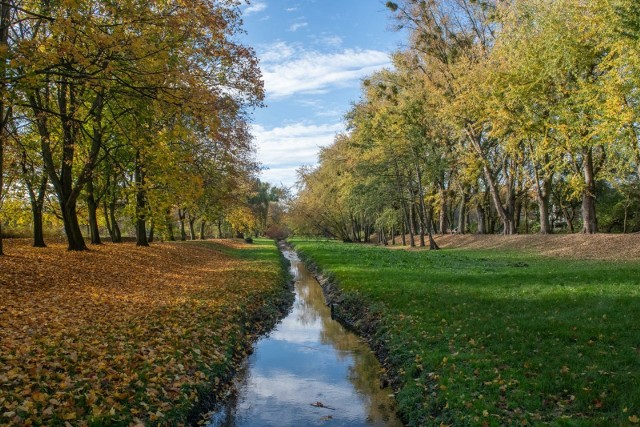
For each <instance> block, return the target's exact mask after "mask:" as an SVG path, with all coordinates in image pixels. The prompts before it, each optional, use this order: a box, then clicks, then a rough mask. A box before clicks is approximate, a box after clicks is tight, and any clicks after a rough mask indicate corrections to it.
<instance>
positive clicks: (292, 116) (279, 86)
mask: <svg viewBox="0 0 640 427" xmlns="http://www.w3.org/2000/svg"><path fill="white" fill-rule="evenodd" d="M243 20H244V28H245V30H246V31H247V34H246V36H245V40H244V41H245V43H246V44H247V45H250V46H252V47H253V48H254V49H255V50H256V53H257V55H258V58H259V59H260V68H261V69H262V73H263V78H264V81H265V89H266V104H267V107H266V108H262V109H259V110H256V111H255V113H254V120H253V125H252V129H253V135H254V137H255V140H256V144H257V147H258V160H259V161H260V162H261V163H262V164H263V165H264V166H265V167H266V168H268V169H267V170H265V171H264V172H263V173H262V177H261V179H262V180H263V181H268V182H270V183H272V184H273V185H280V184H284V185H286V186H292V185H293V184H294V183H295V177H296V174H295V171H296V169H297V168H298V167H300V166H301V165H314V164H316V163H317V154H318V150H319V147H321V146H326V145H329V144H331V143H332V142H333V138H334V136H335V134H336V133H337V132H340V131H342V130H343V116H344V114H345V113H346V112H347V111H348V110H349V108H350V106H351V104H352V103H353V102H355V101H357V100H358V98H359V93H360V82H361V80H362V78H364V77H366V76H368V75H370V74H371V73H373V72H375V71H377V70H379V69H381V68H383V67H389V66H390V60H389V54H390V53H391V52H392V51H394V50H397V49H398V48H399V47H400V46H401V43H402V41H403V35H402V34H401V33H397V32H394V31H392V30H391V27H392V24H393V23H392V21H391V19H390V14H389V13H388V11H387V10H386V9H385V7H384V1H381V0H298V1H295V0H253V1H252V2H251V4H249V5H247V6H245V7H243Z"/></svg>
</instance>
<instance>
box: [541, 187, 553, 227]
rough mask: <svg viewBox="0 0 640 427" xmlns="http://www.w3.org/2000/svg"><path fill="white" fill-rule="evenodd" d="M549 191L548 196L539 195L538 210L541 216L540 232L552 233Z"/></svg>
mask: <svg viewBox="0 0 640 427" xmlns="http://www.w3.org/2000/svg"><path fill="white" fill-rule="evenodd" d="M548 194H549V193H547V195H546V197H545V196H541V195H538V211H539V216H540V234H551V233H552V232H553V230H552V229H551V224H550V223H549V195H548Z"/></svg>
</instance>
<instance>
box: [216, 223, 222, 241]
mask: <svg viewBox="0 0 640 427" xmlns="http://www.w3.org/2000/svg"><path fill="white" fill-rule="evenodd" d="M216 227H217V228H218V239H222V221H220V220H218V223H217V224H216Z"/></svg>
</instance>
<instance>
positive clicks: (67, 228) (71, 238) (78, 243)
mask: <svg viewBox="0 0 640 427" xmlns="http://www.w3.org/2000/svg"><path fill="white" fill-rule="evenodd" d="M60 211H61V213H62V222H63V223H64V232H65V234H66V236H67V249H68V250H70V251H85V250H87V245H86V244H85V242H84V238H83V237H82V231H80V223H79V222H78V213H77V211H76V202H75V200H73V201H71V202H68V203H65V202H62V203H60Z"/></svg>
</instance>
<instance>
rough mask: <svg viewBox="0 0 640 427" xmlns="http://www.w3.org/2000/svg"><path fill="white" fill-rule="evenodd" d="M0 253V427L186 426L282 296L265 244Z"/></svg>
mask: <svg viewBox="0 0 640 427" xmlns="http://www.w3.org/2000/svg"><path fill="white" fill-rule="evenodd" d="M5 251H6V253H7V254H8V255H7V256H3V257H0V424H1V425H6V424H8V425H30V424H33V425H39V424H48V425H65V424H66V423H67V422H70V423H72V424H73V425H130V424H140V425H142V424H146V423H153V424H154V425H163V424H171V425H176V424H180V423H183V422H186V421H187V419H188V418H189V417H193V416H194V414H193V411H194V410H195V409H194V406H196V403H197V402H201V401H202V399H203V398H207V397H208V396H209V397H210V395H214V391H215V390H214V387H212V386H213V385H218V384H220V383H221V382H223V381H224V380H226V379H228V376H229V374H230V370H231V369H232V368H233V366H232V365H233V361H234V358H237V357H239V356H241V355H242V354H243V353H244V351H245V349H246V348H247V345H248V344H249V342H250V341H251V339H252V338H253V334H254V333H256V332H259V330H260V329H261V328H260V325H262V324H264V325H265V326H268V324H269V323H273V321H274V320H275V317H277V315H278V313H277V310H275V306H277V305H279V304H283V303H284V300H286V298H287V297H286V296H285V294H284V293H283V292H284V286H283V281H284V280H285V273H284V272H283V269H282V267H281V259H280V257H279V255H278V253H277V250H276V247H275V245H274V244H273V242H271V241H262V242H258V244H256V245H245V244H242V243H237V242H233V241H223V242H220V243H218V244H214V243H211V242H208V243H183V244H154V245H152V246H151V247H149V248H138V247H136V246H134V245H133V244H129V243H126V244H119V245H115V244H105V245H101V246H93V247H92V248H91V251H89V252H68V251H67V250H66V249H65V245H63V244H52V245H50V246H49V247H48V248H44V249H36V248H32V247H30V245H29V242H28V241H26V240H12V239H9V240H6V241H5Z"/></svg>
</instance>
